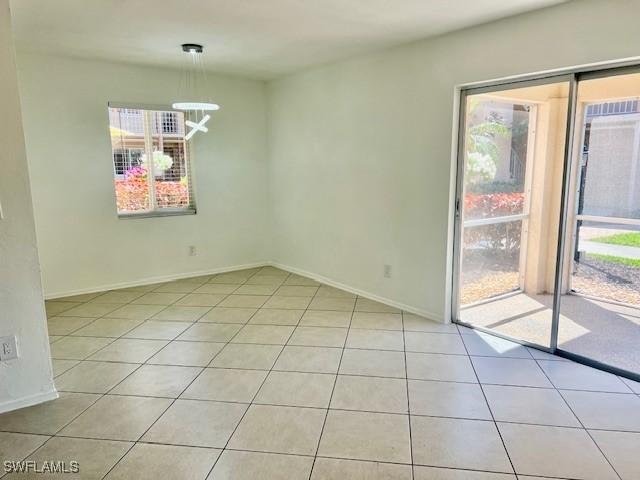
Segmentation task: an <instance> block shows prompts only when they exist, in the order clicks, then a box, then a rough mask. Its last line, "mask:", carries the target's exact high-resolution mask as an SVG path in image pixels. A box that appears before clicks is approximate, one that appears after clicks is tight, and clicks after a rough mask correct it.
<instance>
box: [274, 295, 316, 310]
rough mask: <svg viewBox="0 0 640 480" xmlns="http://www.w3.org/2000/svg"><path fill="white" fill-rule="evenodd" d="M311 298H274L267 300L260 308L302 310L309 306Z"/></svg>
mask: <svg viewBox="0 0 640 480" xmlns="http://www.w3.org/2000/svg"><path fill="white" fill-rule="evenodd" d="M310 302H311V297H284V296H274V297H271V298H269V300H267V301H266V303H265V304H264V305H263V306H262V308H280V309H292V310H304V309H305V308H307V307H308V306H309V303H310Z"/></svg>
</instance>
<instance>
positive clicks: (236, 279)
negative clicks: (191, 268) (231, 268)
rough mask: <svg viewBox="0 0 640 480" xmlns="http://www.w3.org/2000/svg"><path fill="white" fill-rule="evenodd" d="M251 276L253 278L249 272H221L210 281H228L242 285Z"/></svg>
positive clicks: (231, 283)
mask: <svg viewBox="0 0 640 480" xmlns="http://www.w3.org/2000/svg"><path fill="white" fill-rule="evenodd" d="M249 278H251V275H249V274H242V273H236V272H230V273H220V274H218V275H216V276H215V277H213V278H212V279H210V280H209V283H226V284H229V285H233V284H236V285H242V284H243V283H245V282H246V281H247V280H248V279H249Z"/></svg>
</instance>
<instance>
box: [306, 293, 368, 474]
mask: <svg viewBox="0 0 640 480" xmlns="http://www.w3.org/2000/svg"><path fill="white" fill-rule="evenodd" d="M319 290H320V289H318V291H319ZM318 291H316V295H317V292H318ZM314 298H315V296H314ZM312 301H313V300H312ZM357 303H358V296H356V298H355V300H354V302H353V309H352V310H351V315H350V316H349V326H348V327H347V334H346V335H345V337H344V342H343V345H342V349H341V351H340V360H339V361H338V368H337V370H336V375H335V378H334V379H333V386H332V387H331V394H330V395H329V403H327V409H326V412H325V415H324V421H323V422H322V428H321V429H320V435H319V436H318V445H317V446H316V453H315V455H314V456H313V462H311V469H310V470H309V480H311V476H312V475H313V469H314V468H315V466H316V458H317V457H318V452H319V451H320V443H321V442H322V436H323V435H324V427H325V425H326V424H327V418H328V417H329V410H331V402H333V394H334V393H335V390H336V385H337V383H338V376H339V375H340V367H341V366H342V358H343V357H344V351H345V349H346V346H347V340H348V339H349V332H350V331H351V323H352V322H353V314H354V312H355V309H356V305H357Z"/></svg>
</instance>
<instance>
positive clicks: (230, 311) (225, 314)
mask: <svg viewBox="0 0 640 480" xmlns="http://www.w3.org/2000/svg"><path fill="white" fill-rule="evenodd" d="M257 311H258V310H257V309H256V308H226V307H215V308H213V309H211V310H209V312H207V313H206V314H205V315H204V316H202V317H200V319H199V320H198V321H199V322H212V323H243V324H244V323H247V322H248V321H249V319H250V318H251V317H252V316H253V315H254V314H255V313H256V312H257Z"/></svg>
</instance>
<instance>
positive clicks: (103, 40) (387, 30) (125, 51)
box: [11, 0, 564, 79]
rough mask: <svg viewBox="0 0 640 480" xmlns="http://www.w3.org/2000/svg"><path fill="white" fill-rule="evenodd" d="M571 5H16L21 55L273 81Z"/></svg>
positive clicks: (161, 0)
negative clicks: (190, 49) (192, 60)
mask: <svg viewBox="0 0 640 480" xmlns="http://www.w3.org/2000/svg"><path fill="white" fill-rule="evenodd" d="M563 1H564V0H506V1H505V0H173V1H169V0H11V10H12V14H13V28H14V31H15V37H16V45H17V48H18V49H19V50H25V51H37V52H43V53H53V54H61V55H70V56H77V57H85V58H98V59H104V60H114V61H120V62H129V63H137V64H146V65H163V66H170V67H172V66H179V65H180V64H181V61H182V57H181V51H180V47H179V46H180V44H182V43H185V42H193V43H202V44H203V45H204V46H205V52H204V55H205V57H204V58H205V64H206V66H207V68H208V69H210V70H213V71H217V72H223V73H230V74H238V75H244V76H248V77H253V78H262V79H270V78H275V77H278V76H280V75H284V74H287V73H291V72H294V71H297V70H300V69H303V68H306V67H310V66H312V65H318V64H323V63H327V62H331V61H335V60H340V59H343V58H347V57H350V56H354V55H358V54H362V53H366V52H369V51H373V50H376V49H380V48H385V47H390V46H393V45H398V44H402V43H406V42H411V41H414V40H418V39H421V38H426V37H429V36H433V35H438V34H441V33H444V32H448V31H452V30H457V29H460V28H464V27H468V26H471V25H477V24H480V23H484V22H488V21H491V20H495V19H498V18H503V17H507V16H510V15H515V14H518V13H522V12H526V11H530V10H535V9H538V8H542V7H546V6H549V5H554V4H557V3H562V2H563Z"/></svg>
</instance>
